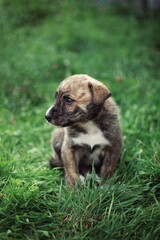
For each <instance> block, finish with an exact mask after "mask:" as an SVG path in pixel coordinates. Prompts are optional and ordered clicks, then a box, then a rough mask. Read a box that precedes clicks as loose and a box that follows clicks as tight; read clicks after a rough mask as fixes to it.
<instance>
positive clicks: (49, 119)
mask: <svg viewBox="0 0 160 240" xmlns="http://www.w3.org/2000/svg"><path fill="white" fill-rule="evenodd" d="M45 119H46V120H47V121H48V122H50V121H51V119H52V116H51V115H49V114H47V115H45Z"/></svg>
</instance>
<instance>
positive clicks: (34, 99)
mask: <svg viewBox="0 0 160 240" xmlns="http://www.w3.org/2000/svg"><path fill="white" fill-rule="evenodd" d="M37 2H38V3H34V1H31V0H30V1H23V3H21V1H19V0H16V1H14V2H13V3H12V2H10V3H9V1H8V4H6V3H7V1H6V0H4V1H2V0H1V1H0V16H1V19H0V26H1V31H2V32H1V38H0V48H1V53H0V62H1V67H0V109H1V111H0V129H1V131H0V239H2V240H4V239H6V240H18V239H26V240H31V239H36V240H40V239H42V240H45V239H76V240H79V239H81V240H82V239H84V240H86V239H107V240H109V239H112V240H115V239H128V240H130V239H135V240H137V239H143V240H153V239H155V240H156V239H157V240H158V239H160V159H159V156H160V146H159V141H160V109H159V104H160V102H159V92H160V79H159V78H160V68H159V62H160V39H159V34H158V32H159V27H160V24H159V23H160V22H159V19H156V18H143V17H139V16H134V15H133V14H130V13H128V14H125V15H122V14H120V13H119V12H117V11H114V9H110V8H104V7H103V8H101V7H100V6H96V7H95V6H94V5H93V4H89V3H87V1H84V2H83V4H82V3H78V2H77V3H76V1H73V0H72V1H70V3H68V2H67V1H62V2H61V3H60V2H59V1H57V2H56V1H54V2H51V1H48V2H47V1H46V3H45V4H44V2H43V1H41V0H38V1H37ZM75 73H86V74H88V75H91V76H92V77H94V78H97V79H99V80H101V81H103V82H104V83H105V84H106V85H107V86H108V87H109V88H110V89H111V91H112V94H113V96H114V98H115V100H116V101H117V103H118V105H119V107H120V109H121V119H122V127H123V136H124V147H123V152H122V157H121V161H120V163H119V165H118V167H117V170H116V172H115V174H114V176H113V177H112V178H111V179H109V180H107V183H106V186H105V187H104V188H100V187H97V186H96V185H93V186H92V187H90V186H89V185H88V184H86V185H84V186H82V187H81V188H80V187H75V188H74V189H73V190H69V189H68V187H67V185H66V183H65V180H64V177H63V176H61V175H60V173H59V171H58V170H50V169H49V166H48V160H49V159H50V157H51V149H50V137H51V132H52V130H53V127H52V126H51V125H49V124H47V123H46V121H45V120H44V115H45V112H46V110H47V108H48V107H49V106H50V105H51V104H52V102H53V99H54V97H53V95H54V91H55V89H56V88H57V86H58V84H59V82H60V81H61V80H62V79H64V78H65V77H66V76H68V75H70V74H75ZM118 76H120V77H122V78H123V81H121V82H118V81H116V79H117V77H118Z"/></svg>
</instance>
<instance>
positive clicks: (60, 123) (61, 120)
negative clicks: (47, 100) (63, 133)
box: [45, 115, 74, 127]
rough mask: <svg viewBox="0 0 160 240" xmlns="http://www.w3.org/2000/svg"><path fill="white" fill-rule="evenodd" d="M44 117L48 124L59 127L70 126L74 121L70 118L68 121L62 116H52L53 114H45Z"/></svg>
mask: <svg viewBox="0 0 160 240" xmlns="http://www.w3.org/2000/svg"><path fill="white" fill-rule="evenodd" d="M45 119H46V120H47V122H49V123H50V124H53V125H55V126H60V127H67V126H70V125H72V124H73V123H74V122H73V121H71V120H70V121H66V120H64V118H63V117H62V116H59V117H57V118H53V116H51V115H45Z"/></svg>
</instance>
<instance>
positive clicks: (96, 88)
mask: <svg viewBox="0 0 160 240" xmlns="http://www.w3.org/2000/svg"><path fill="white" fill-rule="evenodd" d="M88 87H89V90H90V92H91V95H92V99H93V102H94V103H95V104H97V105H99V104H103V103H104V101H105V100H106V99H107V98H109V97H110V96H111V95H112V94H111V92H110V91H109V89H108V88H107V87H106V86H104V85H103V84H99V83H98V84H97V83H96V84H95V83H94V84H92V83H91V82H89V83H88Z"/></svg>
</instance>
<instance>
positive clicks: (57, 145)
mask: <svg viewBox="0 0 160 240" xmlns="http://www.w3.org/2000/svg"><path fill="white" fill-rule="evenodd" d="M63 138H64V133H63V131H62V129H56V130H55V131H54V133H53V137H52V140H51V146H52V149H53V152H54V153H53V158H52V159H51V160H50V167H51V168H56V167H63V162H62V158H61V148H62V144H63Z"/></svg>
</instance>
